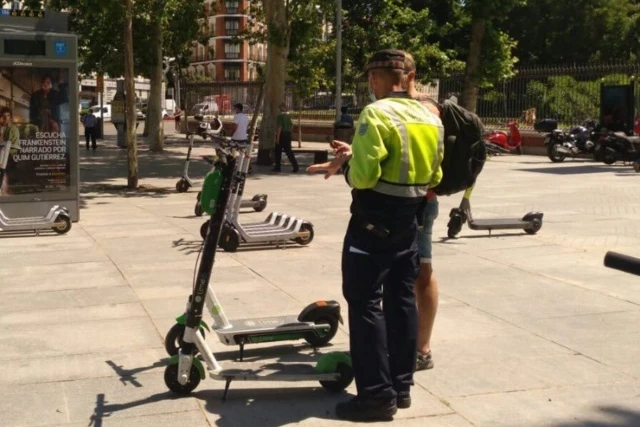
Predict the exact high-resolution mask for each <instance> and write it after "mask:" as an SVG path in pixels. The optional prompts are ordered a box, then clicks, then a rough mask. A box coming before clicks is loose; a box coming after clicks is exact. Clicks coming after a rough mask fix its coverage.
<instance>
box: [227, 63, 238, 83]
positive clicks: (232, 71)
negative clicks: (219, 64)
mask: <svg viewBox="0 0 640 427" xmlns="http://www.w3.org/2000/svg"><path fill="white" fill-rule="evenodd" d="M224 79H225V80H240V67H239V66H237V65H227V66H226V67H225V68H224Z"/></svg>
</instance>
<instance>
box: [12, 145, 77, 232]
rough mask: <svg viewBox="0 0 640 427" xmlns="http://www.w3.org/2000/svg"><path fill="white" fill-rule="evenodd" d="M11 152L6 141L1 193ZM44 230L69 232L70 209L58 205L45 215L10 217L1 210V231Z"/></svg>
mask: <svg viewBox="0 0 640 427" xmlns="http://www.w3.org/2000/svg"><path fill="white" fill-rule="evenodd" d="M10 152H11V142H10V141H6V142H5V143H4V146H2V147H0V195H2V187H3V184H4V177H5V170H6V168H7V163H8V162H9V155H10ZM43 230H53V231H54V232H55V233H58V234H67V233H68V232H69V230H71V216H70V215H69V210H68V209H67V208H65V207H60V206H58V205H55V206H53V207H52V208H51V209H49V212H48V213H47V215H45V216H33V217H20V218H9V217H7V216H6V215H5V214H4V213H3V212H2V210H0V231H1V232H21V231H22V232H24V231H34V232H35V233H36V235H39V234H40V232H42V231H43Z"/></svg>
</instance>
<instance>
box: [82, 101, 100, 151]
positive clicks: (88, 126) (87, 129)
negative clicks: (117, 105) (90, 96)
mask: <svg viewBox="0 0 640 427" xmlns="http://www.w3.org/2000/svg"><path fill="white" fill-rule="evenodd" d="M97 124H98V119H97V118H96V116H95V115H94V114H93V111H91V110H89V111H88V112H87V114H85V115H84V116H83V117H82V125H83V126H84V137H85V139H86V140H87V150H88V149H89V142H91V146H92V147H93V151H95V150H96V131H97V129H96V125H97Z"/></svg>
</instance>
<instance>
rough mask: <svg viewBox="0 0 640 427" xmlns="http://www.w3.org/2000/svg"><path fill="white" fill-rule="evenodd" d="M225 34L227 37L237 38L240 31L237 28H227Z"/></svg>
mask: <svg viewBox="0 0 640 427" xmlns="http://www.w3.org/2000/svg"><path fill="white" fill-rule="evenodd" d="M226 33H227V35H228V36H237V35H238V34H240V30H239V29H237V28H227V29H226Z"/></svg>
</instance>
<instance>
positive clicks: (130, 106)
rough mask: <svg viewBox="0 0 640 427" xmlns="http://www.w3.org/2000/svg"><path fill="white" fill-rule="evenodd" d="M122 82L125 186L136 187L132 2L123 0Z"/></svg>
mask: <svg viewBox="0 0 640 427" xmlns="http://www.w3.org/2000/svg"><path fill="white" fill-rule="evenodd" d="M124 4H125V20H124V82H125V83H124V84H125V91H126V112H127V113H126V114H127V115H126V120H127V129H126V141H127V187H129V188H138V153H137V146H136V88H135V80H134V79H135V73H134V70H133V29H132V20H133V3H132V0H125V3H124Z"/></svg>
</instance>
